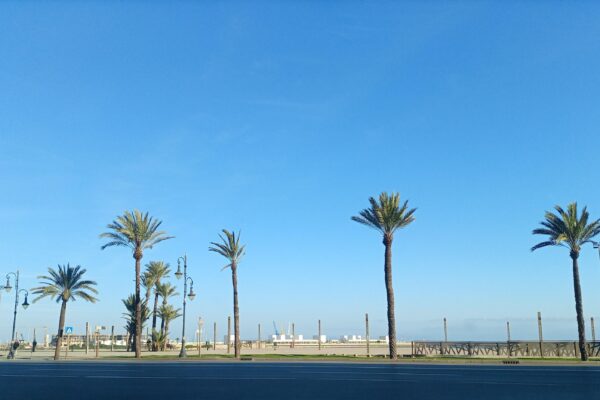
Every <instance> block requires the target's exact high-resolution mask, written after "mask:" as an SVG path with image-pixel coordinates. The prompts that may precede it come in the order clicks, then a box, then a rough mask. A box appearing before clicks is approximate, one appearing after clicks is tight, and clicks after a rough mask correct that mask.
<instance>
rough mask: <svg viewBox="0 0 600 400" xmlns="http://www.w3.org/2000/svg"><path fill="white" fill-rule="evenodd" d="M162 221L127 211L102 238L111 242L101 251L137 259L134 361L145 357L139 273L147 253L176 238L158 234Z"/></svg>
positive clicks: (109, 226)
mask: <svg viewBox="0 0 600 400" xmlns="http://www.w3.org/2000/svg"><path fill="white" fill-rule="evenodd" d="M161 224H162V221H159V220H157V219H154V218H152V217H150V216H149V215H148V213H142V212H141V211H138V210H133V211H125V213H124V214H123V215H120V216H118V217H117V218H116V219H115V220H114V221H113V222H112V223H110V224H108V226H107V228H108V229H109V230H110V231H109V232H104V233H102V234H101V235H100V237H101V238H106V239H108V243H106V244H104V246H102V250H104V249H105V248H107V247H112V246H124V247H129V248H130V249H131V250H132V252H133V258H134V259H135V307H136V311H135V315H136V325H135V329H136V330H135V357H136V358H140V357H141V356H142V352H141V348H142V347H141V344H142V309H141V307H142V301H141V297H140V284H141V278H140V269H141V267H140V266H141V261H142V258H143V257H144V250H146V249H151V248H152V247H154V246H155V245H156V244H157V243H160V242H162V241H164V240H167V239H171V238H173V236H167V234H166V232H164V231H160V230H158V228H159V227H160V225H161Z"/></svg>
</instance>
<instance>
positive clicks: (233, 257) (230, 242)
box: [208, 229, 246, 269]
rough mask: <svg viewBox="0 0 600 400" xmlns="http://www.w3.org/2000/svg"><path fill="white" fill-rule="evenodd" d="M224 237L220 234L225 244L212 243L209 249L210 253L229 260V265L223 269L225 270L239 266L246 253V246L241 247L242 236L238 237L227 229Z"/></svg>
mask: <svg viewBox="0 0 600 400" xmlns="http://www.w3.org/2000/svg"><path fill="white" fill-rule="evenodd" d="M223 233H224V234H225V237H223V235H220V234H219V237H220V238H221V241H222V242H223V243H215V242H210V244H211V245H212V246H210V247H209V248H208V250H209V251H214V252H215V253H219V254H220V255H222V256H223V257H225V258H226V259H228V260H229V264H227V265H226V266H224V267H223V269H225V268H228V267H231V266H232V265H237V264H238V263H239V262H240V260H241V259H242V257H243V256H244V254H245V253H246V245H240V235H239V233H238V235H237V236H236V234H235V232H229V231H228V230H227V229H223Z"/></svg>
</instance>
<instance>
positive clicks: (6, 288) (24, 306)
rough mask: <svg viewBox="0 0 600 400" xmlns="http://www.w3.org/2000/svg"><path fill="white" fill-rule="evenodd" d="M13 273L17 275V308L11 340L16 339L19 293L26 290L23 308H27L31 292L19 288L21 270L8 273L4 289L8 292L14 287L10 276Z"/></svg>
mask: <svg viewBox="0 0 600 400" xmlns="http://www.w3.org/2000/svg"><path fill="white" fill-rule="evenodd" d="M11 275H13V276H14V277H15V310H14V313H13V325H12V336H11V342H14V341H15V327H16V324H17V309H18V308H19V294H20V293H21V292H25V301H23V304H21V305H22V306H23V309H25V310H26V309H27V307H29V302H28V301H27V296H28V295H29V292H28V291H27V290H26V289H19V270H17V272H9V273H8V274H6V285H5V286H4V290H6V291H7V292H10V291H11V289H12V286H11V285H10V276H11Z"/></svg>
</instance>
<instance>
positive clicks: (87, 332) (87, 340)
mask: <svg viewBox="0 0 600 400" xmlns="http://www.w3.org/2000/svg"><path fill="white" fill-rule="evenodd" d="M89 351H90V323H89V322H86V323H85V354H87V353H88V352H89Z"/></svg>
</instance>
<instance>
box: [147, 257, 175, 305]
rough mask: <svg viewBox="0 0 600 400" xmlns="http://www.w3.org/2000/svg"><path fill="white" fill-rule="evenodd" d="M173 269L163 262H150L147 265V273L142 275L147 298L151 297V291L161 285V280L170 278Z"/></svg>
mask: <svg viewBox="0 0 600 400" xmlns="http://www.w3.org/2000/svg"><path fill="white" fill-rule="evenodd" d="M169 272H171V269H170V268H169V264H168V263H165V262H163V261H150V262H149V263H148V264H146V271H145V272H144V275H142V284H143V285H144V287H145V288H146V297H148V296H150V290H151V289H152V288H153V287H154V288H155V290H156V286H157V285H158V284H160V281H161V279H163V278H166V277H168V276H169Z"/></svg>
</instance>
